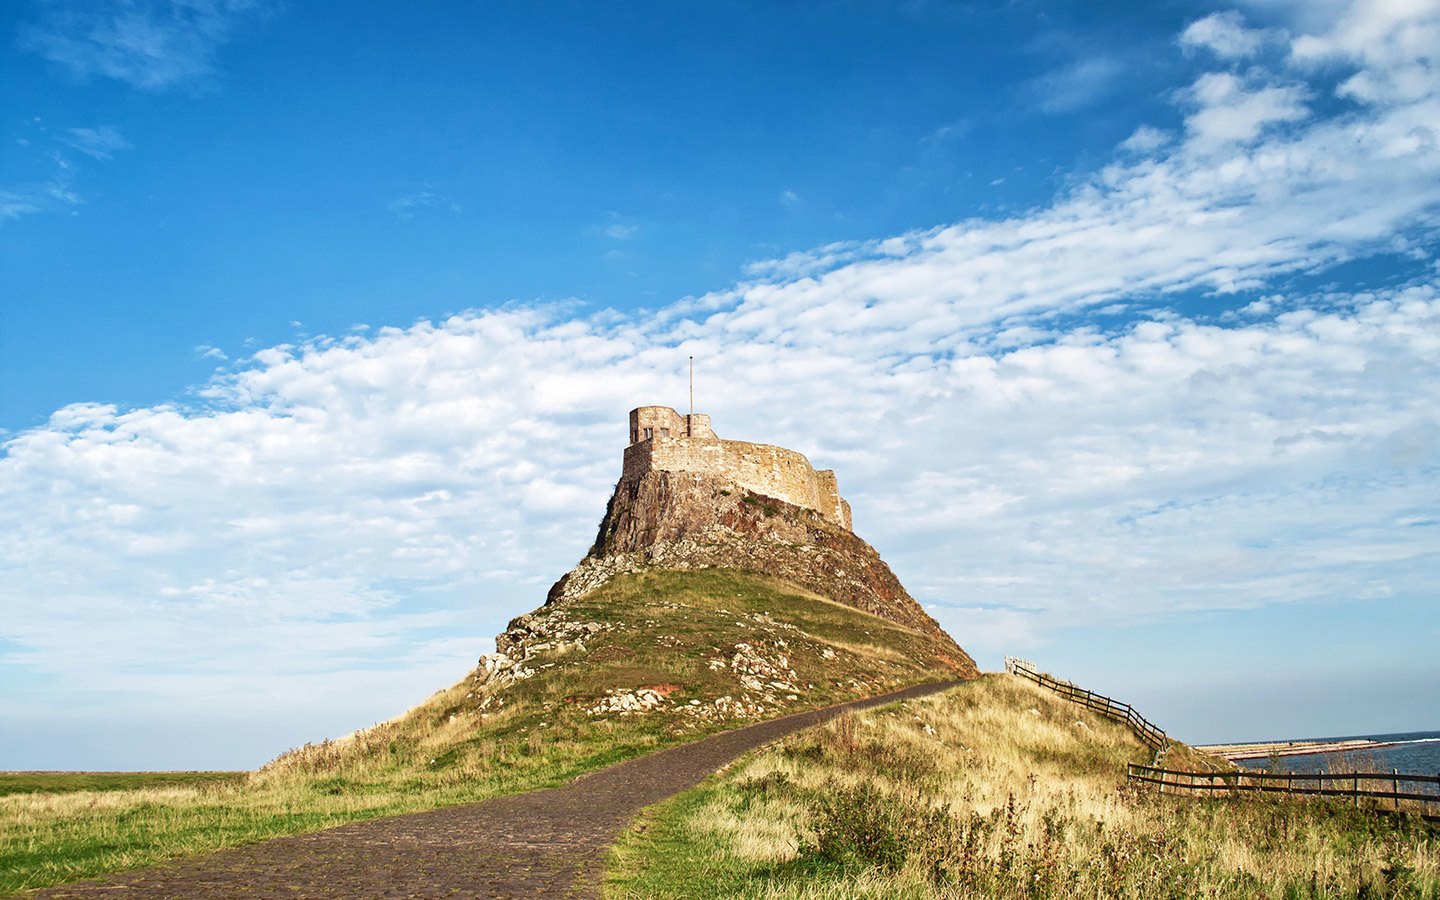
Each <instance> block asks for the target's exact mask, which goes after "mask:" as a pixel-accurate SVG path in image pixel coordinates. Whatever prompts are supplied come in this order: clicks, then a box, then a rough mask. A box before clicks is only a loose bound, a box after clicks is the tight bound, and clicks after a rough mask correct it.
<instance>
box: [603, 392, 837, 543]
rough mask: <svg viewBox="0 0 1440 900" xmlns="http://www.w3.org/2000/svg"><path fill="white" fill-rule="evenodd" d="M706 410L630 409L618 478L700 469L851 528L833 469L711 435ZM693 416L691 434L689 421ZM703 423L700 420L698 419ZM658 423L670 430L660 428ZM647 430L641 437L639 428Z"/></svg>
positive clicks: (765, 446)
mask: <svg viewBox="0 0 1440 900" xmlns="http://www.w3.org/2000/svg"><path fill="white" fill-rule="evenodd" d="M709 418H710V417H709V416H701V415H698V414H697V415H694V416H689V417H685V416H680V415H679V414H678V413H676V412H675V411H674V410H671V409H670V408H669V407H654V406H643V407H640V408H639V409H637V410H635V411H634V412H632V413H631V414H630V435H631V438H632V443H631V445H630V446H629V447H627V448H626V450H625V462H624V469H623V474H622V478H625V479H636V478H639V477H641V476H643V475H645V474H646V473H649V472H700V473H704V474H707V475H712V476H714V477H717V478H720V479H722V480H725V481H728V482H730V483H731V484H734V485H735V486H736V487H738V488H741V489H744V490H749V491H753V492H754V493H757V494H763V495H764V496H766V497H774V498H775V499H777V500H783V501H785V502H786V503H791V504H794V505H795V506H800V507H803V508H805V509H813V510H815V511H817V512H819V513H820V514H821V515H823V516H824V517H825V518H826V519H828V520H830V521H831V522H833V523H835V524H836V525H839V526H841V527H843V528H846V529H850V528H851V521H850V504H848V503H846V502H845V501H844V500H842V499H841V498H840V488H839V485H838V483H837V482H836V479H835V473H834V472H833V471H832V470H830V469H825V470H822V471H819V472H817V471H815V467H814V466H812V465H810V460H809V459H807V458H806V457H805V454H803V453H797V452H795V451H794V450H786V449H785V448H783V447H773V446H770V445H769V444H752V443H749V442H747V441H726V440H721V439H720V438H717V437H715V436H714V434H715V433H714V432H713V431H711V430H710V427H709V424H710V422H709ZM687 420H694V426H695V427H694V428H693V431H694V434H693V436H691V435H689V434H688V432H690V431H691V430H692V428H691V422H690V421H687ZM702 423H703V424H702ZM662 424H663V427H664V428H665V429H666V431H668V432H669V434H668V435H666V434H664V433H662V432H661V431H660V428H661V427H662ZM645 428H650V429H651V434H652V436H651V437H649V438H645V437H644V436H643V435H644V434H645V431H644V429H645Z"/></svg>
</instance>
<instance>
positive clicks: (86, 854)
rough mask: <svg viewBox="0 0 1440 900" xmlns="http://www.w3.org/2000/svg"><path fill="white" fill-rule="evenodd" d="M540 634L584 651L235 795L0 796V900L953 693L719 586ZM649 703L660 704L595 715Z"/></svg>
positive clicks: (284, 765) (601, 612) (598, 613)
mask: <svg viewBox="0 0 1440 900" xmlns="http://www.w3.org/2000/svg"><path fill="white" fill-rule="evenodd" d="M537 621H538V622H539V623H540V624H539V625H537V627H540V626H543V627H544V628H545V629H549V632H547V635H548V634H555V635H559V634H562V633H563V634H571V633H574V634H582V633H583V635H584V636H585V637H584V639H583V640H582V641H575V640H570V639H564V640H562V639H558V638H552V637H550V636H542V637H537V638H535V639H534V641H532V643H533V644H534V646H533V647H531V651H532V652H530V653H529V654H528V655H527V657H526V659H525V661H524V668H525V669H526V670H528V671H529V673H530V674H529V675H528V677H525V678H523V679H521V680H515V681H511V682H487V681H486V680H485V679H484V678H480V677H477V676H478V673H477V676H472V677H467V678H466V679H465V680H463V681H461V682H460V683H459V684H456V685H454V686H453V687H450V688H447V689H446V690H443V691H440V692H438V693H437V694H435V695H434V696H433V697H431V698H430V699H429V700H427V701H426V702H425V703H423V704H421V705H420V706H418V707H416V708H415V709H413V710H411V711H410V712H408V713H406V714H405V715H403V716H401V717H399V718H397V719H395V720H393V721H391V722H387V723H384V724H382V725H378V726H376V727H374V728H369V729H365V730H363V731H361V732H357V733H356V734H354V735H351V736H348V737H346V738H344V739H341V740H338V741H327V742H323V743H321V744H316V745H307V746H306V747H303V748H300V749H298V750H295V751H292V752H290V753H288V754H286V755H284V756H282V757H280V758H279V759H277V760H276V761H274V762H273V763H271V764H270V765H268V766H266V767H265V768H264V769H262V770H261V771H259V772H256V773H251V774H250V775H248V776H247V777H246V778H245V780H244V781H243V782H239V783H234V782H232V783H225V782H219V783H207V784H191V785H174V786H166V787H159V786H154V787H146V788H144V789H136V790H98V789H91V790H80V791H72V792H69V793H60V792H56V791H46V792H38V793H28V794H11V795H9V796H0V894H5V893H11V892H15V891H18V890H23V889H26V888H33V887H40V886H44V885H49V884H54V883H57V882H63V881H70V880H75V879H79V878H85V877H90V876H94V875H99V874H103V873H106V872H115V871H121V870H125V869H131V868H136V867H139V866H144V865H149V864H153V863H155V862H159V861H162V860H165V859H170V858H174V857H179V856H185V855H191V854H196V853H203V852H206V851H209V850H214V849H218V848H221V847H226V846H233V845H236V844H242V843H250V842H254V841H258V840H263V839H265V838H269V837H275V836H279V835H286V834H295V833H299V832H304V831H313V830H317V829H320V828H325V827H329V826H333V825H338V824H342V823H344V822H349V821H355V820H359V819H369V818H375V817H378V816H383V815H390V814H396V813H404V812H414V811H418V810H423V809H432V808H436V807H440V806H447V805H452V804H456V803H465V802H471V801H476V800H483V799H486V798H488V797H493V796H497V795H500V794H506V793H515V792H518V791H523V790H529V789H532V788H538V787H547V786H553V785H557V784H560V783H563V782H564V781H566V780H568V779H571V778H573V777H575V776H576V775H579V774H582V773H584V772H588V771H593V770H595V769H598V768H601V767H603V766H606V765H608V764H610V763H613V762H617V761H620V760H623V759H628V758H631V757H634V756H637V755H639V754H642V753H646V752H649V751H652V750H655V749H659V748H661V747H665V746H669V745H673V744H677V743H681V742H684V741H688V740H693V739H694V738H696V737H699V736H703V735H705V734H710V733H713V732H717V731H721V730H725V729H727V728H732V727H735V726H737V725H743V724H747V723H748V722H751V721H756V720H758V719H762V718H770V717H773V716H776V715H783V714H785V713H789V712H798V711H800V710H804V709H811V708H815V707H820V706H826V705H829V704H832V703H836V702H840V701H843V700H849V699H853V698H855V697H859V696H869V695H874V694H878V693H883V692H885V691H887V690H892V689H895V688H899V687H903V686H905V685H909V684H915V683H919V682H926V681H936V680H943V679H944V678H946V677H949V673H948V672H947V671H945V670H944V669H943V668H942V667H939V666H938V665H937V663H936V659H937V658H938V656H937V654H938V653H939V651H940V650H941V649H943V648H939V647H937V646H936V645H935V643H934V642H933V640H932V639H931V638H929V637H927V636H925V635H922V634H919V633H917V632H914V631H911V630H909V629H906V628H903V627H901V626H897V625H893V624H891V623H889V622H886V621H884V620H881V619H878V618H876V617H874V616H870V615H867V614H865V613H862V612H859V611H857V610H854V609H851V608H849V607H845V606H841V605H839V604H835V603H831V602H829V601H827V600H824V599H822V598H820V597H816V596H814V595H812V594H807V593H805V592H803V591H798V590H796V589H795V588H793V587H791V586H789V585H786V584H784V583H782V582H777V581H775V580H773V579H767V578H763V577H759V576H753V575H746V574H741V573H736V572H730V571H726V570H704V571H695V572H684V573H677V572H665V571H657V572H649V573H637V574H633V575H629V576H624V577H620V578H617V579H615V580H614V581H612V582H610V583H609V584H607V585H606V586H605V587H604V588H602V589H600V590H598V591H596V592H595V593H592V594H590V595H587V596H586V597H584V598H581V599H580V600H577V601H574V602H572V603H571V604H568V605H567V606H565V607H563V608H561V609H550V610H545V611H542V612H541V613H540V614H539V615H538V616H537ZM588 626H594V629H593V630H590V629H589V628H588ZM566 629H569V631H567V630H566ZM742 646H743V648H744V649H743V651H742V649H740V648H741V647H742ZM747 679H748V681H747ZM779 684H783V685H784V686H783V687H777V685H779ZM640 689H648V690H650V691H651V692H652V693H655V694H656V696H660V695H663V701H662V702H661V703H660V704H659V705H658V706H657V707H656V708H653V709H648V710H645V711H642V712H633V711H624V710H619V709H600V710H599V711H597V708H598V707H600V706H603V705H604V704H605V703H606V702H607V700H608V699H609V698H612V697H614V696H616V695H617V693H618V694H623V693H626V692H633V691H635V690H640Z"/></svg>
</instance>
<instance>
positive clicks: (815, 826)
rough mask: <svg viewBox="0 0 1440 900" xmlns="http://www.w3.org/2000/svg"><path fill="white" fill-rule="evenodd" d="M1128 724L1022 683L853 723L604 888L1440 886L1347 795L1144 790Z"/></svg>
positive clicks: (934, 890) (1152, 892) (879, 893)
mask: <svg viewBox="0 0 1440 900" xmlns="http://www.w3.org/2000/svg"><path fill="white" fill-rule="evenodd" d="M1149 755H1150V754H1149V752H1148V751H1147V750H1146V748H1144V747H1143V746H1142V745H1140V744H1139V743H1138V742H1137V741H1136V740H1135V739H1134V738H1133V737H1132V736H1131V735H1130V734H1129V732H1128V731H1126V730H1125V729H1124V728H1123V727H1121V726H1119V725H1117V724H1116V723H1112V722H1109V721H1107V720H1104V719H1101V718H1099V717H1095V716H1092V715H1090V714H1088V713H1086V712H1084V711H1083V710H1081V709H1079V708H1078V707H1075V706H1074V705H1071V704H1068V703H1066V702H1064V701H1062V700H1059V699H1057V698H1055V697H1054V696H1053V695H1049V694H1046V693H1044V692H1041V691H1039V690H1038V689H1036V688H1034V687H1033V686H1031V685H1029V684H1028V683H1026V682H1023V681H1020V680H1018V679H1014V678H1011V677H1008V676H999V675H997V676H987V677H985V678H984V679H982V680H981V681H978V682H972V683H970V684H968V685H965V686H962V687H959V688H956V689H954V690H952V691H949V692H947V693H946V694H944V695H941V696H937V697H933V698H926V699H922V700H914V701H910V702H907V703H904V704H897V705H895V706H892V707H886V708H883V709H879V710H873V711H867V712H863V713H858V714H852V715H847V716H844V717H842V718H840V719H838V720H836V721H835V722H833V723H831V724H830V725H827V726H825V727H822V728H818V729H812V730H810V731H808V732H805V733H803V734H799V735H795V736H792V737H791V738H788V739H786V740H785V741H782V742H780V743H778V744H777V745H775V746H773V747H771V748H768V749H766V750H763V751H760V752H757V753H755V754H751V755H750V756H748V757H746V758H745V759H744V760H742V762H741V763H740V764H739V765H737V766H735V767H734V768H732V769H730V770H729V771H727V772H726V773H725V774H724V775H723V776H722V777H719V778H717V779H714V780H712V781H711V782H709V783H707V784H706V785H703V786H701V787H700V788H697V789H696V790H694V791H691V792H688V793H687V794H684V795H682V796H680V797H678V798H676V799H675V800H672V801H670V802H668V803H665V804H661V805H659V806H658V807H656V808H654V809H652V810H650V811H648V813H647V815H646V816H645V817H644V818H642V820H641V821H640V822H639V823H637V825H636V827H635V828H633V829H632V830H631V831H630V832H628V833H627V834H626V835H625V837H624V839H623V840H622V841H621V843H620V844H619V845H618V846H617V848H616V849H615V852H614V855H613V858H612V864H611V869H610V873H609V876H608V878H607V887H606V896H607V897H646V898H659V897H677V898H678V897H687V898H705V897H715V898H719V897H725V898H773V900H778V898H834V900H840V898H845V900H850V898H941V897H943V898H982V897H985V898H989V897H998V898H1057V897H1072V896H1073V897H1094V898H1111V897H1115V898H1136V900H1140V898H1145V900H1149V898H1192V897H1203V898H1247V900H1248V898H1260V897H1263V898H1272V897H1273V898H1287V900H1288V898H1310V897H1313V898H1340V897H1348V898H1362V897H1375V898H1379V897H1395V898H1418V900H1424V898H1436V897H1440V837H1437V835H1436V833H1435V832H1434V831H1433V830H1431V829H1429V828H1427V827H1425V826H1424V825H1422V824H1420V823H1418V822H1416V821H1414V820H1405V819H1394V818H1389V817H1382V816H1376V815H1374V814H1370V813H1367V812H1365V811H1363V810H1355V809H1353V808H1351V807H1350V806H1347V805H1345V804H1339V803H1305V802H1287V801H1283V800H1269V799H1259V798H1254V797H1246V798H1240V799H1214V800H1195V799H1185V798H1176V797H1170V796H1159V795H1156V794H1153V793H1148V792H1141V791H1138V790H1136V789H1134V788H1132V787H1131V786H1129V785H1127V784H1125V782H1124V772H1125V763H1127V762H1143V761H1146V760H1148V758H1149Z"/></svg>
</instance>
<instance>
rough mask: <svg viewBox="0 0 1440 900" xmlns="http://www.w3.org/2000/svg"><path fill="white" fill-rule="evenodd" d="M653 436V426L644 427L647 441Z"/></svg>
mask: <svg viewBox="0 0 1440 900" xmlns="http://www.w3.org/2000/svg"><path fill="white" fill-rule="evenodd" d="M654 436H655V429H653V428H647V429H645V440H647V441H648V440H650V439H651V438H652V437H654Z"/></svg>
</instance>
